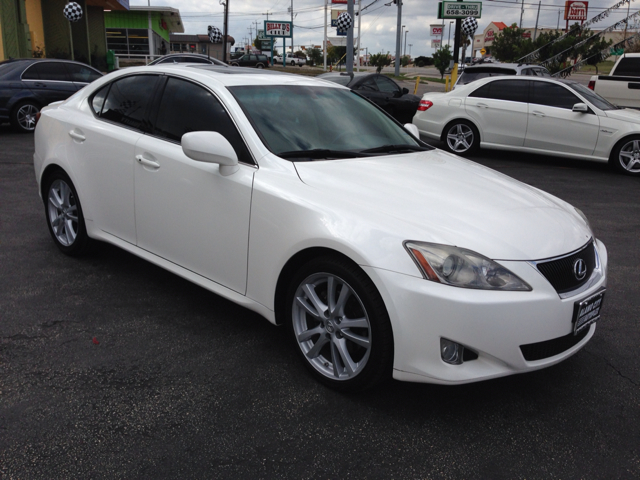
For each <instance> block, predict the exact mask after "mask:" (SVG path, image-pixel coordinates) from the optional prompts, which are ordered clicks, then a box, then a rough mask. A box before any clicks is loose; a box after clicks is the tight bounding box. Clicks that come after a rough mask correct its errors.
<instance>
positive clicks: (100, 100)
mask: <svg viewBox="0 0 640 480" xmlns="http://www.w3.org/2000/svg"><path fill="white" fill-rule="evenodd" d="M110 86H111V85H105V86H104V87H102V88H101V89H100V90H98V92H97V93H95V94H94V95H93V98H92V99H91V108H92V109H93V111H94V112H95V114H96V115H100V114H101V113H102V107H103V105H104V99H105V98H106V96H107V92H108V91H109V87H110Z"/></svg>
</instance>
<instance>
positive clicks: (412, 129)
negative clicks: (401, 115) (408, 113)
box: [404, 123, 420, 140]
mask: <svg viewBox="0 0 640 480" xmlns="http://www.w3.org/2000/svg"><path fill="white" fill-rule="evenodd" d="M404 129H405V130H408V131H409V133H410V134H411V135H413V136H414V137H416V138H417V139H418V140H420V130H418V127H417V126H416V125H414V124H413V123H405V124H404Z"/></svg>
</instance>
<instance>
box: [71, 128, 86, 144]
mask: <svg viewBox="0 0 640 480" xmlns="http://www.w3.org/2000/svg"><path fill="white" fill-rule="evenodd" d="M69 136H70V137H71V138H73V139H74V140H77V141H79V142H84V141H85V140H86V138H85V136H84V135H82V134H81V133H78V132H76V131H75V130H69Z"/></svg>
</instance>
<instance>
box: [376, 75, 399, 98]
mask: <svg viewBox="0 0 640 480" xmlns="http://www.w3.org/2000/svg"><path fill="white" fill-rule="evenodd" d="M376 85H378V90H380V91H381V92H384V93H391V94H394V93H397V92H398V91H399V89H398V86H397V85H396V84H395V83H393V80H389V79H388V78H387V77H382V76H377V77H376Z"/></svg>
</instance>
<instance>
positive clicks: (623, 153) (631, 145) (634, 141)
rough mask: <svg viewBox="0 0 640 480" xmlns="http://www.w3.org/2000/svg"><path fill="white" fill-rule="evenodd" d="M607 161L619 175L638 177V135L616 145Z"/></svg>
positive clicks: (639, 170) (639, 164) (639, 140)
mask: <svg viewBox="0 0 640 480" xmlns="http://www.w3.org/2000/svg"><path fill="white" fill-rule="evenodd" d="M609 161H610V162H611V163H612V164H613V166H614V168H615V169H616V170H618V171H619V172H620V173H624V174H626V175H635V176H638V175H640V135H633V136H631V137H628V138H625V139H624V140H623V141H621V142H620V143H618V145H616V147H615V148H614V149H613V152H612V154H611V158H610V159H609Z"/></svg>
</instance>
